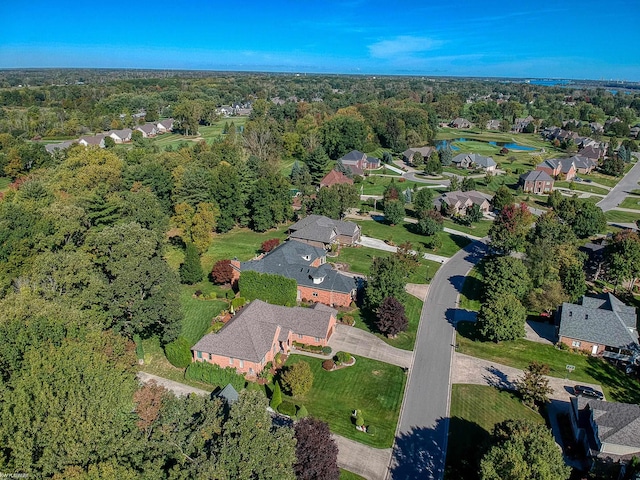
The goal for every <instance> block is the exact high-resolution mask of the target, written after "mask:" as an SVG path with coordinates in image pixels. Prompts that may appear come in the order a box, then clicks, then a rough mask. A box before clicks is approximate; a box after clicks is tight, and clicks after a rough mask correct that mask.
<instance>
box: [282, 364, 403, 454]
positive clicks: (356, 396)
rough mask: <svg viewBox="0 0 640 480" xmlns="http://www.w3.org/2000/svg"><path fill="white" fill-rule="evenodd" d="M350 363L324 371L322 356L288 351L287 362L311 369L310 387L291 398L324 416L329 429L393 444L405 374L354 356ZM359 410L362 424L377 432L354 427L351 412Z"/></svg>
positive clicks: (384, 444)
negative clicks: (306, 365)
mask: <svg viewBox="0 0 640 480" xmlns="http://www.w3.org/2000/svg"><path fill="white" fill-rule="evenodd" d="M356 360H357V361H356V363H355V365H354V366H352V367H348V368H343V369H340V370H336V371H333V372H327V371H326V370H323V368H322V360H321V359H317V358H310V357H305V356H303V355H291V356H290V357H289V358H288V359H287V363H286V364H287V365H291V364H293V363H297V362H306V363H308V364H309V366H310V367H311V371H312V372H313V387H312V388H311V391H310V392H309V393H308V394H307V395H305V396H300V397H297V398H295V401H296V403H301V404H304V405H305V406H306V407H307V410H309V414H310V415H311V416H313V417H316V418H319V419H321V420H324V421H325V422H327V423H328V424H329V427H330V428H331V431H332V432H334V433H336V434H338V435H342V436H343V437H346V438H350V439H352V440H356V441H358V442H361V443H364V444H366V445H371V446H373V447H377V448H388V447H391V445H392V444H393V438H394V435H395V430H396V424H397V422H398V416H399V412H400V404H401V403H402V394H403V391H404V385H405V382H406V375H405V373H404V372H403V371H402V369H401V368H400V367H396V366H393V365H389V364H387V363H382V362H378V361H376V360H370V359H368V358H364V357H357V359H356ZM355 409H359V410H362V414H363V417H364V420H365V425H375V428H376V430H377V433H376V434H375V435H369V434H366V433H362V432H359V431H357V430H356V427H355V425H354V424H353V423H352V422H351V412H353V410H355Z"/></svg>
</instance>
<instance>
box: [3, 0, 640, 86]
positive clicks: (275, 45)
mask: <svg viewBox="0 0 640 480" xmlns="http://www.w3.org/2000/svg"><path fill="white" fill-rule="evenodd" d="M0 3H1V4H2V5H0V68H20V67H106V68H171V69H207V70H260V71H285V72H296V73H297V72H300V73H303V72H308V73H313V72H319V73H325V72H326V73H367V74H409V75H434V76H435V75H456V76H500V77H544V78H546V77H552V78H578V79H584V78H589V79H596V80H599V79H616V80H633V81H640V48H639V46H638V37H637V31H638V25H639V21H640V1H638V0H609V1H607V2H601V1H595V0H581V1H576V0H560V1H555V2H538V3H534V2H532V1H526V0H524V1H523V0H520V1H516V0H499V1H482V0H450V1H442V0H436V1H428V0H424V1H403V0H396V1H389V0H386V1H364V0H363V1H360V0H346V1H340V2H339V1H330V0H327V1H321V2H311V1H307V0H295V1H289V0H265V1H260V2H258V1H252V0H240V1H228V0H227V1H224V2H222V1H213V0H188V1H186V0H172V1H165V0H154V1H150V2H139V1H138V2H116V3H112V2H82V3H81V4H79V3H78V2H71V1H67V0H60V1H56V2H51V1H47V2H45V1H41V0H33V1H24V2H18V1H11V0H7V1H5V2H0Z"/></svg>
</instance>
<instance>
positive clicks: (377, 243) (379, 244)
mask: <svg viewBox="0 0 640 480" xmlns="http://www.w3.org/2000/svg"><path fill="white" fill-rule="evenodd" d="M358 243H359V244H360V245H362V246H363V247H369V248H375V249H376V250H383V251H385V252H393V253H395V252H397V251H398V247H395V246H391V245H387V244H386V243H384V242H383V241H382V240H378V239H377V238H372V237H365V236H364V235H363V236H362V237H360V241H359V242H358ZM423 257H424V258H426V259H427V260H431V261H434V262H438V263H447V262H448V261H449V257H443V256H442V255H434V254H433V253H425V254H424V255H423Z"/></svg>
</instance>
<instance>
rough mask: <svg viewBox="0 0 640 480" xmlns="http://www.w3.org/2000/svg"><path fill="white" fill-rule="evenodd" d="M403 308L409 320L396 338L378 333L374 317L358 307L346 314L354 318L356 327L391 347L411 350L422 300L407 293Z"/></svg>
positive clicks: (414, 340) (418, 321)
mask: <svg viewBox="0 0 640 480" xmlns="http://www.w3.org/2000/svg"><path fill="white" fill-rule="evenodd" d="M404 308H405V314H406V316H407V320H409V326H408V327H407V330H406V331H404V332H402V333H399V334H398V335H397V336H396V338H388V337H387V336H386V335H382V334H381V333H378V329H377V328H376V326H375V324H374V321H375V319H374V318H373V317H372V316H370V315H368V314H367V313H366V312H364V311H362V310H360V309H359V308H357V309H355V310H353V311H351V312H348V315H352V316H353V318H354V319H355V321H356V324H355V327H356V328H359V329H361V330H364V331H365V332H369V333H372V334H374V335H375V336H376V337H378V338H380V339H381V340H383V341H384V342H386V343H388V344H389V345H391V346H392V347H396V348H400V349H402V350H413V346H414V344H415V342H416V334H417V332H418V325H419V324H420V313H421V312H422V300H420V299H418V298H416V297H414V296H412V295H407V300H406V302H404Z"/></svg>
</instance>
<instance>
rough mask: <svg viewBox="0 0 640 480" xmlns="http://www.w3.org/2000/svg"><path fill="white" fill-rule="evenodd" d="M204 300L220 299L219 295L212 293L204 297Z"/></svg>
mask: <svg viewBox="0 0 640 480" xmlns="http://www.w3.org/2000/svg"><path fill="white" fill-rule="evenodd" d="M202 298H204V299H205V300H215V299H216V298H218V294H217V293H216V292H210V293H209V295H203V296H202Z"/></svg>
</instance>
